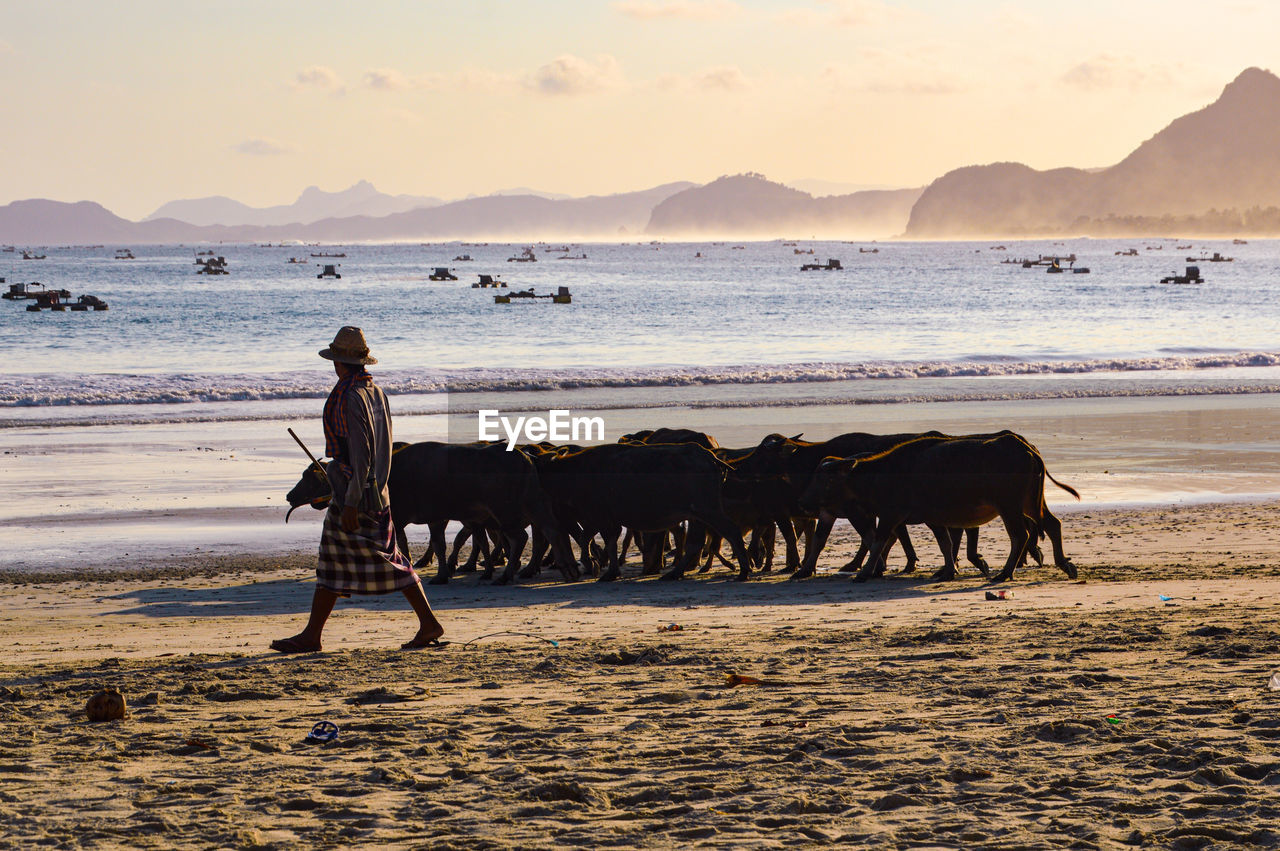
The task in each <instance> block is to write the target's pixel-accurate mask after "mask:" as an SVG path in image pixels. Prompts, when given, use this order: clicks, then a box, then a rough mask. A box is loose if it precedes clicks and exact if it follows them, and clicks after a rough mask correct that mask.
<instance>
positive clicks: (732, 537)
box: [685, 513, 751, 582]
mask: <svg viewBox="0 0 1280 851" xmlns="http://www.w3.org/2000/svg"><path fill="white" fill-rule="evenodd" d="M698 519H699V520H701V521H702V522H703V523H705V524H706V525H707V527H708V528H710V529H711V530H712V531H714V532H716V533H718V534H719V535H720V537H722V538H724V539H725V540H726V541H728V542H729V546H730V547H731V548H732V549H733V560H734V561H736V562H737V563H738V576H737V578H738V581H740V582H741V581H744V580H747V579H750V578H751V559H750V557H748V556H747V546H746V544H744V543H743V541H742V533H741V532H739V531H738V524H736V523H734V522H733V520H732V519H730V518H729V515H727V514H723V513H721V514H709V515H707V516H705V517H699V518H698ZM688 551H689V548H688V547H687V546H686V547H685V552H688Z"/></svg>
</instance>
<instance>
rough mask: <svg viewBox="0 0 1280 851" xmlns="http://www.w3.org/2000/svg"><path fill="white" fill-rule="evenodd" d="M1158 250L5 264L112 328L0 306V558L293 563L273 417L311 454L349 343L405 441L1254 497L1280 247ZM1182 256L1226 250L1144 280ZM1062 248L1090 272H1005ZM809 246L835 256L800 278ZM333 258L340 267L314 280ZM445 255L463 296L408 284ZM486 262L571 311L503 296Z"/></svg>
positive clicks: (1273, 461) (1268, 472)
mask: <svg viewBox="0 0 1280 851" xmlns="http://www.w3.org/2000/svg"><path fill="white" fill-rule="evenodd" d="M1176 244H1178V243H1176V242H1175V241H1174V240H1162V241H1154V240H1153V241H1139V242H1136V243H1135V242H1132V241H1102V240H1072V241H1068V242H1066V243H1064V244H1054V243H1051V242H1038V243H1037V242H1024V243H1005V247H1004V248H1003V249H996V248H995V247H993V245H991V244H977V243H879V244H872V243H861V244H850V243H831V242H808V241H802V240H798V241H797V245H795V246H792V245H786V244H783V243H782V242H780V241H774V242H748V243H736V244H735V243H660V244H657V243H654V244H651V243H643V244H589V243H588V244H582V245H570V246H555V248H565V247H567V248H568V249H569V251H568V252H565V251H556V250H550V249H551V247H550V246H545V245H538V246H534V251H535V252H536V254H537V256H538V261H537V262H536V263H515V262H508V260H507V258H508V257H512V256H516V255H518V254H519V253H520V251H521V250H522V249H523V247H524V246H521V245H496V244H495V245H475V244H459V243H449V244H444V245H379V246H366V245H357V246H336V247H335V246H325V247H323V248H314V247H301V246H296V245H295V246H285V247H279V246H276V247H267V246H252V245H224V246H215V250H216V251H217V252H218V253H220V254H222V255H224V256H225V257H226V258H227V262H228V267H229V269H230V274H229V275H226V276H204V275H196V274H195V270H196V266H195V263H194V260H195V251H196V250H197V249H196V248H193V247H190V246H188V247H183V246H161V247H151V246H132V248H133V252H134V254H135V255H136V258H137V259H134V260H115V259H113V254H114V253H115V246H106V247H100V248H58V247H49V248H47V249H40V250H41V251H42V252H43V253H46V254H47V255H48V259H46V260H41V261H35V260H29V261H24V260H21V259H19V257H20V255H19V254H18V253H17V252H14V253H3V254H0V275H4V276H5V277H6V278H7V279H8V282H10V283H11V282H16V281H22V282H26V281H33V280H34V281H40V282H42V283H44V284H46V285H48V286H50V287H53V288H66V289H68V290H71V291H72V293H73V295H75V296H78V295H81V294H84V293H90V294H94V295H97V296H99V297H101V298H103V299H105V300H106V301H107V302H108V303H109V304H110V310H108V311H106V312H83V313H82V312H71V311H66V312H59V313H53V312H48V311H43V312H40V313H31V312H28V311H26V310H25V309H24V308H25V306H26V304H27V303H28V302H23V301H4V302H0V350H2V351H3V352H4V358H3V361H0V493H2V494H5V496H4V497H0V524H2V525H3V526H4V528H5V542H6V547H5V548H4V552H3V554H0V569H16V570H34V571H45V570H51V569H74V568H79V567H94V566H103V565H111V566H115V567H121V566H124V567H128V566H129V565H132V564H135V563H138V562H140V561H141V562H146V561H154V560H156V559H162V560H163V559H168V558H182V557H186V556H190V555H200V554H207V553H218V554H233V553H240V552H250V551H252V552H278V551H281V550H284V549H292V548H298V547H306V546H312V545H314V543H315V541H316V540H317V538H318V535H319V529H318V526H319V517H318V514H317V513H315V512H309V511H307V512H303V511H300V512H297V513H295V514H294V516H293V518H292V522H291V523H290V524H289V525H288V526H285V525H284V523H283V520H284V500H283V496H284V493H285V492H286V491H287V490H288V488H289V487H290V486H291V485H292V483H293V482H294V481H295V480H296V478H297V476H298V475H299V473H300V472H301V470H302V468H303V467H304V466H305V461H304V460H303V457H302V454H301V452H300V451H299V450H298V449H297V447H296V446H295V445H294V444H293V441H292V440H291V439H290V438H289V437H288V436H287V434H286V432H285V428H286V427H287V426H291V427H293V428H294V429H295V430H297V431H298V433H299V434H300V435H302V437H303V438H304V440H306V441H307V443H308V444H309V445H310V446H311V447H312V449H314V450H315V451H317V452H319V451H320V450H321V449H322V443H323V438H322V435H321V434H320V424H319V413H320V408H321V404H322V400H323V398H324V397H325V395H327V393H328V391H329V388H330V387H331V386H332V383H333V372H332V367H331V365H330V364H329V363H328V362H326V361H323V360H321V359H320V358H319V357H318V355H317V352H318V350H319V349H321V348H323V347H324V346H325V345H327V344H328V342H329V340H331V339H332V337H333V334H334V332H335V331H336V330H337V328H338V327H339V326H340V325H343V324H355V325H359V326H361V327H362V328H363V329H364V331H365V334H366V336H367V337H368V340H369V342H370V345H371V347H372V349H373V352H374V354H375V355H376V356H377V357H378V358H379V360H380V363H379V364H378V366H376V367H374V368H373V369H374V372H375V375H376V376H377V377H378V381H379V383H380V384H381V385H382V386H383V387H384V388H385V389H386V390H387V391H388V393H389V394H390V395H391V404H392V409H393V412H394V414H395V428H396V435H397V437H399V438H402V439H408V440H425V439H444V438H446V437H448V438H451V439H463V440H470V439H475V437H476V434H475V421H476V417H475V412H476V411H478V410H480V409H482V408H498V409H500V410H505V411H511V412H518V411H540V410H541V411H545V410H548V409H550V408H568V409H571V410H602V411H606V412H607V429H606V439H609V440H613V439H616V437H617V436H618V435H620V434H622V433H624V432H625V431H628V430H634V429H636V428H644V427H652V426H655V425H664V424H665V425H685V426H691V427H699V428H705V429H706V430H709V431H711V432H712V433H714V434H716V435H717V436H718V437H720V438H721V440H722V442H723V443H725V444H726V445H736V446H741V445H748V444H750V443H753V442H755V441H756V440H758V438H759V437H760V436H761V435H763V434H767V433H769V432H771V431H785V432H786V433H788V434H793V433H797V432H804V433H805V434H806V435H808V436H810V437H820V436H823V435H828V434H836V433H839V432H842V431H851V430H861V431H882V432H897V431H911V430H923V429H928V428H939V429H942V430H944V431H948V432H951V433H964V432H980V431H992V430H996V429H999V428H1006V427H1008V428H1015V429H1018V430H1019V431H1021V432H1023V433H1024V434H1027V435H1028V436H1029V437H1030V438H1031V439H1033V440H1034V441H1035V442H1036V444H1037V446H1039V447H1040V448H1041V450H1042V452H1043V453H1044V454H1045V457H1046V459H1047V460H1048V462H1049V464H1050V469H1051V470H1052V471H1053V473H1054V475H1055V476H1056V477H1058V478H1060V479H1063V480H1065V481H1069V482H1071V483H1072V484H1073V485H1075V486H1076V487H1078V488H1079V489H1080V490H1081V492H1082V493H1083V494H1084V496H1085V501H1084V503H1082V505H1084V506H1085V507H1090V506H1092V507H1097V506H1102V505H1108V504H1135V503H1143V504H1168V503H1171V502H1180V501H1188V500H1218V499H1260V498H1272V497H1274V496H1275V495H1276V494H1280V440H1277V439H1275V437H1274V436H1275V435H1276V434H1277V433H1280V321H1277V320H1278V319H1280V308H1277V304H1280V242H1275V241H1251V242H1250V243H1249V244H1247V245H1239V246H1236V245H1231V244H1229V243H1226V242H1223V241H1217V242H1209V243H1202V242H1196V243H1194V248H1193V249H1191V250H1177V249H1176V248H1175V247H1174V246H1175V245H1176ZM1183 244H1185V243H1183ZM1131 246H1132V247H1136V248H1137V249H1138V251H1139V253H1138V255H1137V256H1136V257H1121V256H1117V255H1116V253H1115V252H1117V251H1120V250H1123V249H1125V248H1128V247H1131ZM1148 246H1150V249H1148ZM1156 246H1163V247H1162V248H1159V249H1157V248H1156ZM199 248H200V249H201V250H204V249H205V248H206V247H205V246H200V247H199ZM860 248H861V249H866V251H865V252H864V251H860V250H859V249H860ZM873 248H875V249H878V251H876V252H875V253H871V251H870V249H873ZM809 249H812V250H813V251H814V254H812V255H810V254H807V253H805V254H803V255H799V254H796V253H795V251H797V250H803V251H806V252H807V251H808V250H809ZM1202 251H1204V252H1208V253H1212V252H1214V251H1218V252H1220V253H1223V254H1226V255H1230V256H1234V257H1235V260H1234V262H1230V263H1207V262H1206V263H1200V264H1199V265H1200V267H1201V270H1202V273H1203V274H1204V276H1205V278H1206V281H1205V283H1204V284H1201V285H1162V284H1159V283H1157V282H1158V280H1159V279H1160V277H1162V276H1164V275H1167V274H1169V273H1170V272H1171V271H1174V270H1177V271H1179V272H1180V271H1181V270H1182V268H1183V267H1184V266H1186V265H1187V261H1186V260H1185V257H1186V256H1199V255H1200V253H1201V252H1202ZM312 252H317V253H320V252H325V253H333V252H343V253H345V254H346V255H347V256H346V257H344V258H311V257H310V256H309V255H310V254H311V253H312ZM463 253H466V254H470V255H471V256H472V257H473V258H475V259H474V260H473V261H470V262H453V261H452V258H453V257H455V256H457V255H459V254H463ZM566 253H567V254H570V255H573V256H577V255H581V254H583V253H585V254H586V258H585V259H573V260H570V259H557V258H558V257H560V256H561V255H563V254H566ZM1068 253H1074V254H1076V255H1077V258H1078V259H1077V261H1076V265H1080V266H1088V267H1089V268H1090V270H1091V271H1090V273H1089V274H1087V275H1085V274H1072V273H1070V272H1068V273H1064V274H1057V275H1050V274H1047V273H1046V272H1045V271H1044V269H1043V268H1042V267H1036V268H1032V269H1023V268H1021V266H1019V265H1016V264H1006V263H1001V262H1000V261H1001V260H1003V259H1006V258H1013V257H1027V256H1029V257H1033V258H1034V257H1036V256H1037V255H1040V254H1046V255H1047V254H1059V255H1061V254H1068ZM699 255H700V256H699ZM291 256H293V257H303V258H305V259H306V261H307V262H306V263H304V264H290V263H288V262H287V260H288V258H289V257H291ZM827 258H837V259H839V260H841V261H842V263H843V265H844V267H845V268H844V269H843V270H842V271H810V272H802V271H800V268H799V267H800V265H801V264H802V263H804V262H814V261H818V262H825V261H826V259H827ZM326 259H327V262H338V263H341V264H342V265H341V266H340V268H339V271H340V272H341V273H342V276H343V277H342V278H341V279H340V280H328V279H326V280H318V279H317V278H316V277H315V276H316V273H317V272H318V271H319V270H318V268H317V267H316V265H315V264H316V263H321V262H326ZM438 265H448V266H450V267H452V268H454V269H455V270H456V274H457V275H458V277H459V280H458V281H447V282H433V281H429V280H427V275H428V274H429V272H430V271H431V269H432V268H433V267H435V266H438ZM480 273H486V274H496V275H498V276H499V277H501V278H503V279H504V280H506V281H507V282H508V283H509V285H510V288H509V290H510V291H514V290H517V289H525V288H530V287H532V288H533V289H535V291H536V292H539V293H549V292H551V291H553V290H554V289H555V288H556V287H558V286H567V287H569V289H570V291H571V292H572V294H573V303H572V304H569V305H556V304H551V303H550V302H549V301H548V300H538V301H536V302H534V303H514V304H510V305H498V304H495V303H494V301H493V295H494V292H495V291H494V290H485V289H472V288H471V286H470V284H471V282H472V281H475V280H476V278H477V276H478V275H479V274H480ZM1048 496H1049V498H1050V501H1051V503H1052V504H1054V505H1055V506H1057V507H1058V508H1063V509H1066V510H1070V508H1072V507H1074V506H1075V505H1076V504H1075V503H1069V502H1068V503H1066V504H1064V502H1063V500H1064V499H1066V498H1065V497H1064V496H1063V495H1062V494H1061V493H1058V492H1054V493H1050V494H1049V495H1048ZM1058 508H1055V510H1058ZM410 541H411V544H412V545H413V546H414V548H415V549H414V552H415V553H417V552H420V548H421V545H422V541H421V534H420V530H411V535H410Z"/></svg>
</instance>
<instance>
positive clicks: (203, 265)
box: [196, 255, 231, 275]
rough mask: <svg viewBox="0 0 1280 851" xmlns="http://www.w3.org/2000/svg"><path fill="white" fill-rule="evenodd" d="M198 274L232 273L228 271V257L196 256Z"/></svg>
mask: <svg viewBox="0 0 1280 851" xmlns="http://www.w3.org/2000/svg"><path fill="white" fill-rule="evenodd" d="M196 266H198V267H199V268H198V269H196V274H197V275H230V274H231V273H230V272H228V271H227V258H225V257H223V256H222V255H218V256H217V257H207V258H203V259H202V258H200V257H197V258H196Z"/></svg>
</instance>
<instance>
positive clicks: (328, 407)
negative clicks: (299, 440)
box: [324, 368, 373, 478]
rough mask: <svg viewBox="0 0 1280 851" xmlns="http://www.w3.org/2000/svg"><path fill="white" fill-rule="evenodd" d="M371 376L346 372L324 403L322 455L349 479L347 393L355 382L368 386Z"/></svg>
mask: <svg viewBox="0 0 1280 851" xmlns="http://www.w3.org/2000/svg"><path fill="white" fill-rule="evenodd" d="M372 381H373V376H372V375H370V374H369V373H368V372H367V371H366V370H364V369H363V368H362V369H361V370H360V371H359V372H348V373H347V374H346V375H344V376H343V377H342V378H339V379H338V383H337V384H335V385H333V390H331V391H329V398H328V399H326V400H325V402H324V454H326V455H328V456H329V457H330V458H332V459H333V460H334V461H336V462H337V463H338V467H339V469H341V470H342V472H343V473H344V474H345V475H346V477H347V478H351V473H352V470H351V465H350V464H349V463H348V461H347V437H348V436H349V435H350V430H349V429H348V428H347V391H349V390H350V389H351V388H352V387H353V386H355V384H356V382H360V383H361V384H369V383H371V382H372Z"/></svg>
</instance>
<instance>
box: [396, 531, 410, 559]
mask: <svg viewBox="0 0 1280 851" xmlns="http://www.w3.org/2000/svg"><path fill="white" fill-rule="evenodd" d="M395 528H396V546H397V547H399V548H400V552H402V553H404V557H405V558H407V559H409V561H413V556H412V555H410V554H409V536H408V535H406V534H405V531H404V527H403V526H399V525H397V526H396V527H395Z"/></svg>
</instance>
